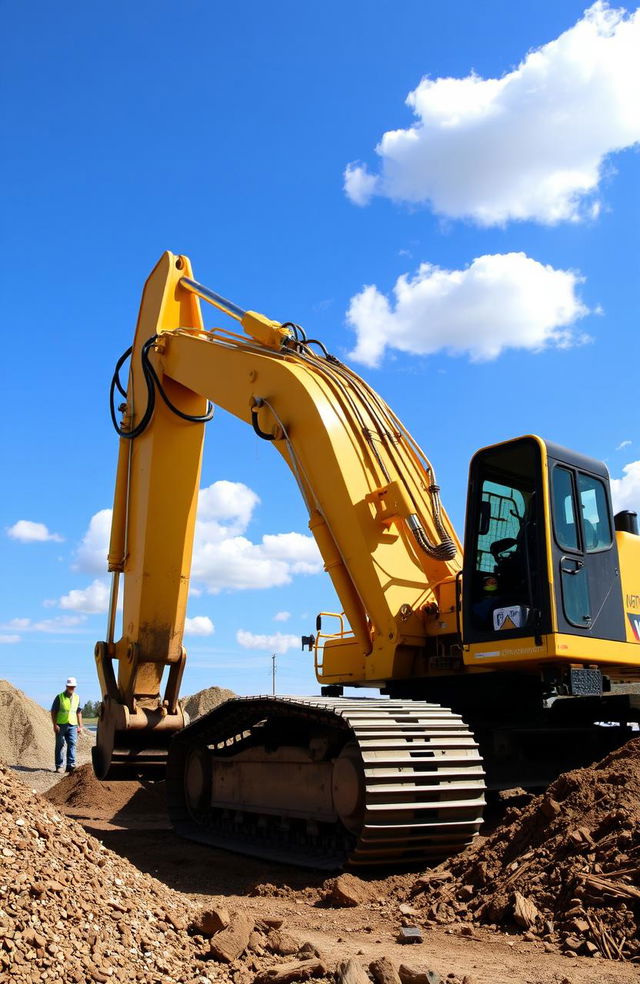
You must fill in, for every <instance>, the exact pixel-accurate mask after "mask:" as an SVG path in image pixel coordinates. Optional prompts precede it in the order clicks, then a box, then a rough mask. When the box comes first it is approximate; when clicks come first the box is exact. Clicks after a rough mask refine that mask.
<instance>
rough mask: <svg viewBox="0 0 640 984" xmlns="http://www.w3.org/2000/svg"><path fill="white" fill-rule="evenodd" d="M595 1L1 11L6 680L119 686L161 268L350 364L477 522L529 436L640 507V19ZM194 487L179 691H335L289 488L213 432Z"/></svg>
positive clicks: (459, 512)
mask: <svg viewBox="0 0 640 984" xmlns="http://www.w3.org/2000/svg"><path fill="white" fill-rule="evenodd" d="M585 9H586V8H585V5H584V4H581V3H573V2H568V0H559V2H558V0H554V2H553V3H550V2H543V3H539V2H535V3H534V2H528V0H524V2H521V3H519V4H511V3H507V2H506V0H500V2H491V0H490V2H485V3H483V4H478V3H476V2H473V3H472V2H466V0H465V2H455V3H451V4H448V5H441V4H435V3H429V2H424V0H421V2H414V0H405V2H401V3H390V2H386V0H379V2H376V3H375V4H371V3H370V2H364V0H354V2H349V3H346V4H345V3H337V2H333V0H324V2H323V3H319V2H314V0H312V2H308V3H305V4H300V3H293V2H277V3H272V4H261V3H256V2H248V3H245V4H243V5H241V6H240V5H236V6H235V7H233V8H232V7H231V5H227V4H225V5H223V4H216V3H212V2H209V3H205V2H185V3H183V4H181V5H180V7H179V8H177V7H176V6H175V5H173V4H172V5H170V4H168V3H165V2H164V0H155V2H153V3H151V2H142V0H141V2H137V3H135V4H124V3H118V2H116V3H113V2H112V3H109V4H107V3H102V2H96V3H92V4H81V3H79V2H74V0H72V2H69V3H67V4H65V5H63V6H60V5H57V6H53V5H51V4H48V3H44V2H41V0H35V2H33V3H31V4H29V5H28V6H27V5H20V4H13V5H3V26H4V31H3V40H2V42H1V43H2V48H3V50H2V57H1V59H0V61H1V63H2V68H1V72H2V76H3V80H2V93H3V96H2V110H1V111H2V115H3V119H2V132H3V134H5V138H6V139H5V153H4V156H3V161H2V164H1V165H0V166H1V168H2V174H1V178H2V182H1V187H2V194H3V206H2V224H3V236H4V243H5V246H4V263H3V268H2V278H3V286H4V298H5V301H4V319H3V320H4V340H5V357H4V359H3V380H2V386H3V393H4V413H3V415H2V427H3V447H4V458H5V469H6V470H5V478H4V482H3V496H2V517H1V519H0V531H1V540H0V542H1V544H2V567H3V570H4V572H5V578H4V588H3V592H2V597H1V599H0V643H1V644H0V675H1V676H4V677H7V678H8V679H10V680H11V681H12V682H13V683H15V684H16V685H17V686H19V687H21V688H22V689H24V690H26V691H27V692H28V693H29V694H31V695H32V696H34V697H35V698H36V699H38V700H41V701H43V702H45V703H46V702H47V701H48V700H49V699H50V697H51V696H52V695H53V694H54V693H55V692H56V691H57V690H58V689H59V688H60V685H61V683H63V682H64V677H65V676H66V675H67V674H68V673H74V674H75V675H76V676H77V677H78V679H79V684H80V686H79V689H80V691H81V695H82V696H83V697H91V698H94V697H97V696H98V687H97V680H96V679H95V673H94V667H93V655H92V653H93V646H94V643H95V641H96V640H98V639H102V638H103V637H104V632H105V616H104V614H103V613H102V612H100V611H97V609H99V608H100V607H103V590H104V589H103V588H102V587H101V585H102V583H103V575H102V570H101V557H102V551H103V541H104V532H105V530H106V527H107V525H108V516H106V514H104V513H103V512H102V511H103V510H107V509H109V508H110V506H111V499H112V487H113V476H114V469H115V460H116V453H117V440H116V437H115V434H114V433H113V431H112V428H111V424H110V421H109V415H108V407H107V394H108V385H109V380H110V376H111V372H112V369H113V364H114V362H115V360H116V358H117V357H118V356H119V355H120V353H121V352H122V351H123V350H124V349H125V348H126V347H127V345H128V344H129V342H130V339H131V336H132V331H133V327H134V324H135V319H136V314H137V309H138V304H139V297H140V292H141V288H142V285H143V283H144V280H145V279H146V276H147V275H148V273H149V271H150V269H151V268H152V266H153V265H154V264H155V262H156V260H157V259H158V257H159V256H160V254H161V253H162V252H163V251H164V250H165V249H170V250H172V251H173V252H181V253H186V254H187V255H188V256H190V258H191V260H192V262H193V265H194V271H195V275H196V277H197V278H198V279H200V280H201V281H202V282H204V283H206V284H208V285H209V286H211V287H213V288H214V289H217V290H219V291H220V292H221V293H223V294H225V295H226V296H228V297H231V298H233V299H234V300H236V301H237V302H238V303H239V304H240V305H241V306H244V307H247V308H253V309H256V310H260V311H263V312H264V313H265V314H267V315H269V316H270V317H273V318H277V319H279V320H294V321H297V322H299V323H301V324H303V325H305V326H306V327H307V329H308V330H309V331H310V332H311V334H312V335H313V336H316V337H320V338H322V339H323V340H324V341H325V343H326V344H327V345H328V347H329V348H330V350H332V351H333V352H335V353H336V354H337V355H338V356H340V357H342V358H349V359H350V361H351V362H352V364H353V365H354V367H355V368H357V369H358V371H360V372H361V373H362V374H363V375H364V376H365V377H366V378H367V379H368V380H369V381H370V382H371V383H372V385H373V386H374V387H376V388H377V389H378V390H379V391H380V392H381V393H382V394H383V396H384V397H385V398H386V399H387V400H388V402H389V403H390V404H391V406H392V407H393V409H394V410H395V411H396V412H397V413H398V415H399V416H400V417H401V418H402V419H403V420H404V421H405V423H406V424H407V425H408V427H409V429H410V430H411V431H412V433H413V434H414V435H415V437H416V438H417V439H418V440H419V442H420V443H421V444H422V446H423V447H424V448H425V450H426V452H427V454H428V455H429V457H430V458H431V460H432V461H433V463H434V465H435V467H436V470H437V474H438V479H439V482H440V484H441V486H442V495H443V500H444V503H445V505H446V507H447V509H448V511H449V513H450V514H451V516H452V518H453V521H454V523H455V525H456V527H457V529H458V530H459V532H460V533H462V529H463V520H464V509H465V495H466V480H467V468H468V462H469V459H470V457H471V455H472V454H473V452H474V451H475V450H476V449H477V448H479V447H481V446H483V445H485V444H488V443H493V442H494V441H496V440H501V439H504V438H508V437H511V436H515V435H517V434H520V433H526V432H531V431H534V432H537V433H539V434H541V435H543V436H545V437H547V438H548V439H551V440H554V441H556V442H558V443H560V444H564V445H567V446H569V447H572V448H575V449H576V450H579V451H582V452H584V453H587V454H591V455H593V456H595V457H598V458H602V459H604V460H606V461H607V464H608V466H609V468H610V471H611V474H612V477H613V478H614V479H616V483H615V490H616V496H617V502H618V504H619V505H620V506H626V507H628V508H631V507H633V506H635V507H636V508H638V507H639V506H640V462H639V461H638V459H639V458H640V451H639V448H638V438H637V424H638V411H637V341H636V324H637V308H638V286H637V285H638V245H639V233H638V228H639V222H638V220H639V218H640V216H639V212H640V209H639V192H638V149H637V142H638V140H640V123H639V120H638V100H637V91H638V87H639V84H640V80H639V79H638V59H637V54H636V55H635V56H634V54H633V52H634V50H635V52H636V53H637V50H638V30H639V27H638V25H639V22H640V18H639V17H637V16H635V15H634V12H635V7H627V8H626V10H625V9H624V8H615V7H610V8H608V7H606V5H604V4H600V5H596V6H595V7H593V8H591V9H590V12H589V13H588V14H586V15H585ZM421 80H426V81H421ZM446 80H449V81H446ZM491 80H493V81H491ZM410 93H413V96H412V97H411V99H410V102H409V104H407V103H406V102H405V100H407V97H408V96H409V94H410ZM376 147H378V151H376ZM345 173H346V175H347V180H346V186H345ZM399 278H400V279H399ZM205 318H206V322H207V324H208V325H209V326H213V324H215V323H218V322H217V321H216V318H215V317H213V318H212V314H211V313H210V312H209V310H207V311H206V312H205ZM227 483H235V484H233V485H229V484H227ZM202 486H203V488H205V489H209V490H210V491H209V492H208V493H207V495H206V496H205V497H204V499H203V502H205V507H203V508H204V510H205V511H204V513H203V514H202V516H201V520H202V523H201V529H200V536H201V547H202V551H201V553H200V555H198V549H196V556H197V557H198V556H200V560H201V563H200V565H199V568H198V570H199V575H200V576H199V578H198V579H196V581H195V588H196V590H197V591H198V593H197V594H194V595H193V596H192V598H191V600H190V604H189V617H190V618H191V619H197V621H195V622H192V623H190V624H191V626H192V629H193V630H195V632H196V633H197V632H198V631H199V632H200V633H208V634H193V633H191V634H189V635H187V638H186V645H187V649H188V651H189V654H190V659H189V664H188V668H187V672H186V676H185V682H184V692H185V693H188V692H192V691H194V690H197V689H200V688H201V687H204V686H208V685H211V684H218V685H221V686H228V687H231V688H233V689H234V690H236V691H238V692H241V693H251V692H264V691H265V690H268V689H269V688H270V679H271V678H270V673H271V660H270V653H271V652H272V651H274V649H277V650H278V652H279V659H278V665H279V689H280V690H281V691H282V692H286V691H288V692H299V693H302V692H305V691H310V690H311V691H312V692H313V690H314V689H315V680H314V677H313V672H312V665H311V657H310V655H309V654H304V653H301V652H300V651H299V649H297V648H296V647H294V646H293V644H292V637H294V636H295V637H297V636H299V635H300V633H302V632H305V633H306V632H309V631H310V630H312V628H313V623H314V618H315V613H316V611H318V610H320V609H334V608H335V607H336V605H337V604H338V603H337V601H336V599H335V597H334V595H333V592H332V590H331V587H330V585H329V582H328V578H327V576H326V575H324V574H323V573H321V572H319V571H318V570H317V569H318V566H319V565H318V563H317V558H316V556H315V553H314V548H313V545H312V544H309V541H308V540H305V539H304V537H305V536H306V535H307V529H306V516H305V512H304V509H303V506H302V503H301V502H300V501H299V499H298V493H297V490H296V487H295V484H294V481H293V479H292V477H291V476H290V475H289V474H288V472H287V471H286V468H285V466H284V465H283V463H282V462H281V461H280V459H279V458H278V456H277V455H276V454H274V452H273V451H272V449H270V448H269V447H268V446H266V445H265V444H264V443H263V442H259V441H257V439H255V437H254V435H253V434H252V433H250V432H248V430H247V428H246V427H245V426H244V425H242V424H240V423H238V422H237V421H235V420H233V419H231V418H229V417H227V416H226V415H225V414H223V413H222V412H220V413H218V414H217V415H216V418H215V420H214V421H213V422H212V424H210V425H209V426H208V435H207V444H206V452H205V462H204V469H203V480H202ZM252 493H253V494H252ZM230 502H233V503H235V504H236V508H235V512H234V510H233V509H232V508H230V505H229V504H230ZM96 517H97V518H96ZM92 519H93V525H91V524H92ZM90 529H91V536H89V538H88V539H87V533H88V531H89V530H90ZM286 534H295V536H293V537H291V536H289V537H287V536H285V535H286ZM265 537H266V539H264V538H265ZM207 538H208V539H207ZM207 544H209V547H211V545H212V544H213V547H212V550H213V555H214V556H215V557H216V558H217V559H216V564H217V566H216V567H215V569H212V568H211V565H209V566H207V564H206V562H205V560H204V559H203V557H204V555H205V553H206V550H205V549H204V548H205V547H206V546H207ZM209 552H211V550H210V551H209ZM225 565H227V566H225ZM252 572H253V573H252ZM229 584H232V585H233V587H232V588H229V587H224V585H229ZM96 585H97V586H96ZM212 628H213V629H214V631H211V630H212ZM277 633H280V636H279V637H278V636H277V635H276V634H277ZM272 637H275V638H272Z"/></svg>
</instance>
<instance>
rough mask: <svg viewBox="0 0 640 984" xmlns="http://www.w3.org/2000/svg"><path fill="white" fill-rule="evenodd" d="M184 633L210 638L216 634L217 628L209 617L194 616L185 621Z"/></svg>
mask: <svg viewBox="0 0 640 984" xmlns="http://www.w3.org/2000/svg"><path fill="white" fill-rule="evenodd" d="M184 632H185V635H192V636H210V635H213V633H214V632H215V627H214V624H213V622H212V621H211V619H210V618H209V616H208V615H194V616H193V618H187V619H185V623H184Z"/></svg>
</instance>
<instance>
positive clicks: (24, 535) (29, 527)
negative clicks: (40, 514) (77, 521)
mask: <svg viewBox="0 0 640 984" xmlns="http://www.w3.org/2000/svg"><path fill="white" fill-rule="evenodd" d="M7 536H9V537H11V539H12V540H19V541H20V543H45V542H46V541H54V542H55V543H62V542H63V540H64V537H62V536H60V534H59V533H50V532H49V530H48V529H47V527H46V526H45V525H44V523H34V522H32V520H30V519H19V520H18V522H17V523H14V524H13V526H10V527H9V528H8V529H7Z"/></svg>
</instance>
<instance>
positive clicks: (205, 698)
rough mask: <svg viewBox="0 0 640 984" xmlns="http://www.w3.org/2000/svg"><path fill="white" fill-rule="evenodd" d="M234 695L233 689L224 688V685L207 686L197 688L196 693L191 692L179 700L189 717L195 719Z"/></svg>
mask: <svg viewBox="0 0 640 984" xmlns="http://www.w3.org/2000/svg"><path fill="white" fill-rule="evenodd" d="M236 696H237V695H236V694H234V692H233V690H225V688H224V687H207V689H206V690H199V691H198V692H197V693H196V694H191V696H190V697H184V698H183V699H182V700H181V701H180V706H181V707H182V709H183V710H184V711H186V712H187V714H188V715H189V718H190V719H191V720H192V721H195V720H196V718H199V717H202V715H203V714H208V713H209V711H213V710H215V708H216V707H218V705H219V704H224V702H225V700H230V699H231V697H236Z"/></svg>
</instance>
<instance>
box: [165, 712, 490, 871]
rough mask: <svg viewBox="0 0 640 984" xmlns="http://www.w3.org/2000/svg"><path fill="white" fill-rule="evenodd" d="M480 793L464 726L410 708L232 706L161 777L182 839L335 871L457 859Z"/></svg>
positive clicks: (469, 835) (179, 740)
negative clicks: (451, 855)
mask: <svg viewBox="0 0 640 984" xmlns="http://www.w3.org/2000/svg"><path fill="white" fill-rule="evenodd" d="M484 791H485V783H484V770H483V767H482V761H481V758H480V755H479V752H478V747H477V744H476V741H475V739H474V737H473V735H472V733H471V732H470V731H469V729H468V728H467V726H466V725H465V723H464V722H463V721H462V719H461V718H460V716H459V715H456V714H453V713H452V712H451V711H450V710H448V709H447V708H444V707H440V706H439V705H437V704H428V703H424V702H421V701H411V700H385V699H368V698H360V699H347V698H336V699H331V698H321V697H277V698H276V697H244V698H235V699H232V700H229V701H227V702H226V703H224V704H222V705H221V706H220V707H218V708H216V709H215V710H214V711H212V712H211V713H209V714H207V715H205V716H204V717H202V718H200V719H199V720H197V721H196V722H194V723H193V724H191V725H189V726H188V727H187V728H185V729H184V730H183V731H182V732H180V733H179V734H178V735H176V736H175V737H174V739H173V741H172V742H171V746H170V749H169V760H168V765H167V798H168V807H169V815H170V817H171V820H172V822H173V825H174V827H175V829H176V831H177V832H178V833H179V834H181V835H182V836H184V837H187V838H190V839H192V840H196V841H199V842H202V843H205V844H210V845H213V846H216V847H222V848H225V849H228V850H233V851H238V852H240V853H243V854H250V855H254V856H257V857H261V858H265V859H269V860H276V861H283V862H288V863H292V864H298V865H303V866H306V867H313V868H324V869H330V870H335V869H339V868H341V867H344V866H368V865H389V866H393V865H397V864H399V863H401V864H407V863H412V862H418V861H425V860H428V861H432V860H434V859H438V858H443V857H446V856H447V855H450V854H454V853H457V852H458V851H460V850H462V848H464V847H465V846H466V845H467V844H469V843H470V842H471V840H472V839H473V837H474V836H475V835H476V834H477V832H478V829H479V827H480V824H481V822H482V808H483V806H484Z"/></svg>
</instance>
